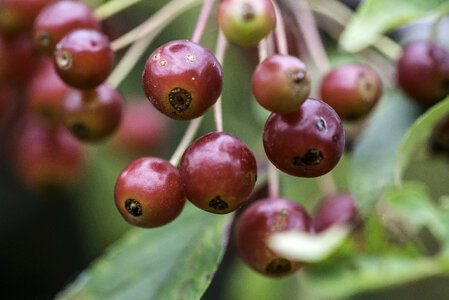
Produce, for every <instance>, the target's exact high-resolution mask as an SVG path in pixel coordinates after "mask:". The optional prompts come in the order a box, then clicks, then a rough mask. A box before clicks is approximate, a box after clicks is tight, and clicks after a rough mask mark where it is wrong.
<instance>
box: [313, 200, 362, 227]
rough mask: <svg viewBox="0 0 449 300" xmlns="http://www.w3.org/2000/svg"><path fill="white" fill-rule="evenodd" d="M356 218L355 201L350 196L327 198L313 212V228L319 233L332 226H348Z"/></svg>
mask: <svg viewBox="0 0 449 300" xmlns="http://www.w3.org/2000/svg"><path fill="white" fill-rule="evenodd" d="M356 216H357V206H356V202H355V199H354V197H353V196H352V195H350V194H341V195H334V196H328V197H326V198H324V199H323V201H322V202H321V203H320V204H319V206H318V208H317V209H316V210H315V215H314V218H313V228H314V230H315V232H321V231H323V230H325V229H327V228H329V227H331V226H332V225H335V224H342V225H349V224H350V223H351V222H353V221H354V220H355V218H356Z"/></svg>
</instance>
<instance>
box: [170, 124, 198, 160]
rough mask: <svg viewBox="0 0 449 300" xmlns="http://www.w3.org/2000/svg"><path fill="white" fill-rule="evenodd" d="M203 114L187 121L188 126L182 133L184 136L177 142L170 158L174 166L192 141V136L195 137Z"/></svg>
mask: <svg viewBox="0 0 449 300" xmlns="http://www.w3.org/2000/svg"><path fill="white" fill-rule="evenodd" d="M203 118H204V117H203V116H201V117H199V118H196V119H194V120H192V121H190V123H189V127H187V130H186V132H185V133H184V136H183V137H182V139H181V142H179V144H178V147H176V150H175V152H174V153H173V155H172V156H171V158H170V163H171V164H172V165H174V166H177V165H178V164H179V161H180V160H181V156H182V154H183V153H184V151H185V150H186V149H187V147H188V146H189V145H190V143H191V142H192V141H193V138H194V137H195V134H196V132H197V131H198V129H199V128H200V125H201V122H202V121H203Z"/></svg>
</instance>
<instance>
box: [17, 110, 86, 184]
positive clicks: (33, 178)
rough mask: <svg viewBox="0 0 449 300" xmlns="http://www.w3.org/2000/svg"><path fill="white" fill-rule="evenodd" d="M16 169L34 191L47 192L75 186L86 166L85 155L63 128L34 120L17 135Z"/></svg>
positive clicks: (19, 130)
mask: <svg viewBox="0 0 449 300" xmlns="http://www.w3.org/2000/svg"><path fill="white" fill-rule="evenodd" d="M13 155H14V157H15V159H14V163H15V165H14V169H15V170H16V171H17V173H18V176H19V178H20V179H21V180H22V181H23V182H24V183H25V184H26V185H27V186H28V187H30V188H32V189H36V190H38V191H43V192H52V191H55V190H56V191H57V190H60V189H63V188H67V187H69V186H70V185H73V184H74V183H75V182H76V181H77V180H78V179H79V178H80V176H81V174H82V172H83V170H84V166H85V152H84V149H83V147H82V145H81V144H80V142H78V141H77V140H76V139H74V138H73V137H72V136H71V135H70V134H69V133H68V132H67V130H66V129H65V128H64V127H63V126H60V125H59V126H47V124H46V123H43V122H42V120H41V119H37V118H33V117H30V118H28V119H26V121H25V123H24V124H23V125H22V126H21V128H20V129H18V131H17V132H16V134H15V143H14V151H13Z"/></svg>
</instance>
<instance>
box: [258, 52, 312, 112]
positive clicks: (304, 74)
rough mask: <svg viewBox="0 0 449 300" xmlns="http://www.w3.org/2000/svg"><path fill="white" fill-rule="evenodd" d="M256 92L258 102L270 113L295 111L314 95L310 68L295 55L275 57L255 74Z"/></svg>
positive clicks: (261, 65) (268, 60) (262, 64)
mask: <svg viewBox="0 0 449 300" xmlns="http://www.w3.org/2000/svg"><path fill="white" fill-rule="evenodd" d="M252 91H253V95H254V97H255V98H256V100H257V102H259V104H260V105H262V106H263V107H264V108H266V109H268V110H269V111H272V112H276V113H280V114H286V113H290V112H293V111H295V110H297V109H298V108H299V107H300V106H301V104H302V103H303V102H304V101H305V100H306V99H307V97H308V96H309V93H310V76H309V73H308V71H307V67H306V65H305V64H304V63H303V62H302V61H301V60H299V59H298V58H296V57H294V56H289V55H280V54H276V55H272V56H270V57H268V58H267V59H265V60H264V61H263V62H261V63H260V64H259V65H258V66H257V68H256V70H255V71H254V74H253V78H252Z"/></svg>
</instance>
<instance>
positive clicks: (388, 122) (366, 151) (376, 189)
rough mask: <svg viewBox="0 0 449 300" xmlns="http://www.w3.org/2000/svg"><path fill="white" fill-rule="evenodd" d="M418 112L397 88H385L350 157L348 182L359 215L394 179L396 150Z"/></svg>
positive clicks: (363, 213) (366, 209)
mask: <svg viewBox="0 0 449 300" xmlns="http://www.w3.org/2000/svg"><path fill="white" fill-rule="evenodd" d="M419 113H420V110H419V109H418V108H417V107H416V105H414V104H413V103H412V102H410V101H409V100H407V99H405V98H404V96H403V95H402V94H400V93H399V92H396V91H386V92H385V95H384V97H383V98H382V101H381V102H380V103H379V105H378V107H377V109H376V111H375V112H374V115H373V116H372V119H371V120H370V121H369V123H368V126H367V128H366V130H365V132H364V134H363V136H362V137H361V138H360V140H359V142H358V144H357V145H356V147H355V150H354V153H353V157H352V165H351V170H350V183H349V185H350V190H351V192H352V193H353V194H354V195H355V197H356V199H357V202H358V205H359V208H360V212H361V214H362V215H366V214H367V213H368V212H369V211H370V209H371V207H372V205H373V203H374V201H375V200H376V199H377V198H378V197H379V196H380V194H381V193H382V191H383V189H384V188H385V187H386V186H389V185H391V183H392V182H393V168H394V162H395V154H396V151H397V149H398V147H399V144H400V141H401V140H402V137H403V136H404V134H405V133H406V132H407V130H408V128H409V127H410V126H411V125H412V124H413V122H414V121H415V119H416V118H417V117H418V115H419Z"/></svg>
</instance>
